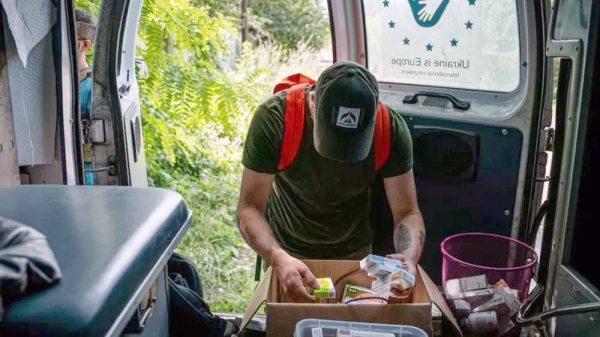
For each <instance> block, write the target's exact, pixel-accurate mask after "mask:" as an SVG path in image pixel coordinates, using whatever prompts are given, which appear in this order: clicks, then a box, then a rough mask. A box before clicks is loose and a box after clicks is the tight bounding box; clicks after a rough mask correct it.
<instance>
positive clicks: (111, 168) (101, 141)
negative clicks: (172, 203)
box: [89, 0, 148, 186]
mask: <svg viewBox="0 0 600 337" xmlns="http://www.w3.org/2000/svg"><path fill="white" fill-rule="evenodd" d="M142 5H143V0H103V1H102V5H101V8H100V13H99V20H98V29H97V36H96V49H95V51H94V65H93V74H94V75H93V78H94V85H93V98H92V122H91V125H90V129H89V132H90V136H91V140H92V143H93V147H92V154H93V163H94V173H95V184H97V185H130V186H147V184H148V183H147V174H146V159H145V154H144V141H143V137H142V121H141V118H142V116H141V109H140V98H139V87H138V83H137V79H136V72H135V48H136V36H137V28H138V24H139V19H140V14H141V10H142Z"/></svg>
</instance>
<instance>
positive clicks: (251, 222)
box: [238, 207, 284, 265]
mask: <svg viewBox="0 0 600 337" xmlns="http://www.w3.org/2000/svg"><path fill="white" fill-rule="evenodd" d="M238 226H239V228H240V232H241V233H242V236H243V237H244V240H246V242H247V243H248V245H249V246H250V247H251V248H252V249H254V251H255V252H257V253H258V254H259V255H260V256H261V258H262V259H263V260H265V262H266V263H267V264H268V265H272V264H273V258H274V257H276V256H277V255H279V254H281V253H283V252H284V251H283V249H281V247H280V246H279V244H278V243H277V240H276V239H275V235H273V231H272V230H271V227H269V224H268V223H267V219H265V217H264V215H262V214H261V213H260V212H259V211H258V210H257V209H256V208H254V207H245V208H242V209H241V210H240V211H239V212H238Z"/></svg>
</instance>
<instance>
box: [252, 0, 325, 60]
mask: <svg viewBox="0 0 600 337" xmlns="http://www.w3.org/2000/svg"><path fill="white" fill-rule="evenodd" d="M250 2H251V5H250V10H251V13H252V14H254V15H257V16H261V17H265V18H267V19H268V21H267V23H266V25H265V29H266V31H268V32H269V34H270V36H271V38H272V40H273V41H274V42H275V43H277V44H279V45H281V46H282V47H284V48H287V49H290V50H295V49H296V48H297V47H298V45H299V43H301V42H302V41H308V46H309V47H310V48H312V49H315V50H319V49H320V48H322V47H323V44H324V41H325V39H326V38H327V36H326V34H327V32H328V28H329V26H328V25H329V22H328V21H327V18H326V17H325V15H324V14H323V10H324V9H323V8H322V7H321V6H320V5H319V2H318V1H317V0H296V1H285V0H282V1H273V0H251V1H250Z"/></svg>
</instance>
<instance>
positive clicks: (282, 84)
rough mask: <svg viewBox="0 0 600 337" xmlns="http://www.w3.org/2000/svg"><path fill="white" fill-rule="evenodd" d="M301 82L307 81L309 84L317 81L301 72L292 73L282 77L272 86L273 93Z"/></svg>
mask: <svg viewBox="0 0 600 337" xmlns="http://www.w3.org/2000/svg"><path fill="white" fill-rule="evenodd" d="M301 83H307V84H309V85H312V84H316V83H317V81H315V80H313V79H312V78H310V77H308V76H306V75H304V74H301V73H296V74H292V75H290V76H288V77H286V78H284V79H282V80H281V81H279V82H278V83H277V84H276V85H275V87H274V88H273V94H276V93H278V92H280V91H282V90H285V89H290V88H291V87H293V86H294V85H296V84H301Z"/></svg>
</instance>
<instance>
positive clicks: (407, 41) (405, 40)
mask: <svg viewBox="0 0 600 337" xmlns="http://www.w3.org/2000/svg"><path fill="white" fill-rule="evenodd" d="M402 41H404V45H405V46H408V45H409V43H410V40H409V39H408V38H407V37H405V38H404V40H402Z"/></svg>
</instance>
